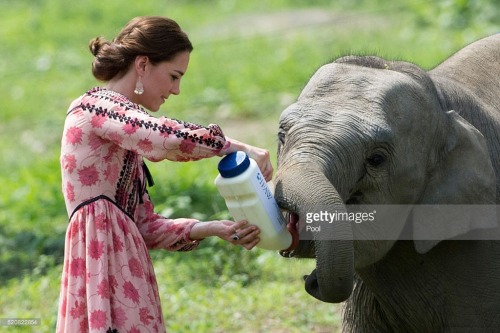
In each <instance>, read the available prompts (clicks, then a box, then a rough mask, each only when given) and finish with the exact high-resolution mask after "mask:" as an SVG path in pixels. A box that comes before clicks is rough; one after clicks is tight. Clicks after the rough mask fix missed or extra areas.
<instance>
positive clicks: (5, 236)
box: [0, 0, 500, 332]
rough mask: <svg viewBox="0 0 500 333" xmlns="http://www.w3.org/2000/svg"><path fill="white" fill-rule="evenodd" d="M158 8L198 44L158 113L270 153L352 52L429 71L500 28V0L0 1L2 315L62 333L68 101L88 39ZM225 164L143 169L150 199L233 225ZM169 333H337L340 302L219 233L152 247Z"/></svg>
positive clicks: (84, 68) (81, 72) (296, 266)
mask: <svg viewBox="0 0 500 333" xmlns="http://www.w3.org/2000/svg"><path fill="white" fill-rule="evenodd" d="M139 15H164V16H168V17H171V18H173V19H175V20H176V21H177V22H178V23H179V24H180V25H181V27H182V28H183V29H184V30H185V31H186V32H187V33H188V34H189V36H190V38H191V40H192V42H193V44H194V52H193V53H192V55H191V62H190V67H189V70H188V72H187V74H186V76H185V77H184V79H183V82H182V86H181V92H182V93H181V95H180V96H176V97H175V98H172V99H169V101H168V103H166V104H165V105H163V107H162V110H161V111H160V113H161V114H162V115H166V116H169V117H173V118H179V119H183V120H186V121H191V122H196V123H202V124H208V123H219V124H221V125H222V127H223V129H224V131H225V133H226V135H228V136H231V137H234V138H236V139H240V140H244V141H247V142H249V143H251V144H255V145H260V146H262V147H266V148H267V149H269V150H270V151H271V152H272V155H273V161H275V156H274V155H275V152H276V139H275V134H276V130H277V119H278V117H279V114H280V112H281V111H282V110H283V109H284V108H285V107H286V106H287V105H288V104H290V103H292V102H293V101H294V99H295V98H296V97H297V95H298V94H299V92H300V90H301V88H302V87H303V86H304V84H305V83H306V82H307V80H308V78H309V77H310V76H311V75H312V73H313V72H314V71H315V70H316V69H317V68H318V67H319V66H320V65H322V64H324V63H326V62H329V61H331V60H332V59H334V58H336V57H338V56H341V55H346V54H374V55H379V56H383V57H386V58H391V59H403V60H408V61H411V62H414V63H416V64H418V65H420V66H421V67H423V68H425V69H430V68H432V67H433V66H435V65H437V64H438V63H440V62H441V61H443V60H444V59H445V58H446V57H447V56H449V55H451V54H452V53H453V52H455V51H456V50H458V49H460V48H462V47H463V46H465V45H466V44H468V43H470V42H472V41H474V40H476V39H479V38H482V37H485V36H487V35H491V34H494V33H498V32H499V27H500V21H499V18H500V10H499V6H498V3H497V0H437V1H436V0H427V1H417V0H415V1H409V0H402V1H399V2H394V1H388V0H338V1H327V0H318V1H314V0H273V1H265V0H264V1H263V0H252V1H236V0H190V1H188V0H184V1H183V0H177V1H165V0H164V1H160V0H141V1H135V2H131V1H118V0H106V1H102V0H100V1H97V0H89V1H74V0H66V1H63V0H0V52H1V57H0V151H1V156H2V162H1V163H2V167H1V168H0V184H1V192H0V318H40V319H41V322H42V324H41V326H37V327H0V331H2V332H53V331H54V329H55V322H56V316H57V302H58V292H59V279H60V275H61V269H62V268H61V262H62V258H63V246H64V233H65V230H66V226H67V216H66V212H65V208H64V202H63V199H62V195H61V191H60V172H59V162H58V158H59V142H60V137H61V131H62V126H63V122H64V117H65V112H66V109H67V107H68V105H69V103H70V102H71V101H72V100H73V99H74V98H76V97H77V96H79V95H80V94H82V93H83V92H85V91H87V90H88V89H89V88H91V87H93V86H95V85H98V84H99V83H98V82H96V81H95V80H94V79H93V77H92V75H91V73H90V64H91V61H92V57H91V54H90V52H89V51H88V47H87V44H88V41H89V40H90V39H91V38H93V37H95V36H98V35H103V36H104V37H106V38H108V39H112V38H113V37H114V36H115V35H116V33H117V32H118V31H119V30H120V28H121V27H122V26H123V25H124V24H125V23H126V22H127V21H128V20H130V19H131V18H132V17H135V16H139ZM217 162H218V159H217V158H214V159H210V160H205V161H200V162H196V163H172V162H161V163H149V165H150V168H151V170H152V173H153V175H154V177H155V181H156V185H155V186H154V187H153V188H152V189H151V190H150V193H151V196H152V198H153V201H154V202H155V203H156V208H157V210H158V211H159V212H162V213H163V214H165V215H166V216H170V217H188V216H192V217H196V218H199V219H202V220H209V219H216V218H227V217H228V214H227V211H226V209H225V206H224V202H223V200H222V199H221V198H220V197H219V196H218V194H217V192H216V189H215V187H214V185H213V179H214V178H215V176H216V174H217V171H216V166H217ZM152 257H153V259H154V263H155V269H156V272H157V278H158V282H159V285H160V292H161V297H162V303H163V310H164V314H165V319H166V322H167V329H168V330H169V331H170V332H337V331H338V330H339V326H340V319H339V318H340V313H341V305H332V304H325V303H321V302H318V301H316V300H314V299H313V298H311V297H309V296H308V295H307V294H306V292H305V291H304V290H303V285H302V278H301V277H302V275H304V274H308V273H309V272H310V270H311V269H312V268H313V266H314V262H312V261H305V260H288V259H284V258H280V257H279V255H278V254H277V253H274V252H270V251H264V250H260V249H254V250H252V251H246V250H243V249H242V248H237V247H233V246H231V245H228V244H226V243H224V242H222V241H219V240H217V239H210V240H206V241H204V244H203V245H202V246H201V247H200V248H199V249H198V250H196V251H194V252H192V253H169V252H166V251H153V252H152Z"/></svg>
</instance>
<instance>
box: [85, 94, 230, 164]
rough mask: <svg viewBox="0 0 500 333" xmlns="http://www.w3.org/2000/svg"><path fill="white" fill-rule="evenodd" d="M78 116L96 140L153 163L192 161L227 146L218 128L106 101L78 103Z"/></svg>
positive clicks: (210, 155)
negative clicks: (99, 139)
mask: <svg viewBox="0 0 500 333" xmlns="http://www.w3.org/2000/svg"><path fill="white" fill-rule="evenodd" d="M81 109H82V112H83V113H84V115H85V118H86V120H87V121H88V122H89V123H90V126H92V130H93V132H94V133H95V134H96V135H97V136H98V137H100V138H102V139H105V140H110V141H113V142H114V143H116V144H117V145H119V146H120V147H122V148H124V149H126V150H131V151H134V152H136V153H138V154H139V155H142V156H144V157H145V158H147V159H148V160H150V161H153V162H156V161H160V160H163V159H169V160H172V161H192V160H198V159H202V158H206V157H212V156H216V155H218V154H219V153H220V152H221V151H222V150H223V149H224V148H225V146H227V145H228V142H226V138H225V136H224V134H223V133H222V130H221V129H220V127H219V126H218V125H215V124H211V125H209V126H207V127H205V126H201V125H197V124H192V123H188V122H183V121H180V120H175V119H170V118H166V117H160V118H156V117H153V116H151V115H149V114H148V113H147V112H145V111H144V110H142V109H139V108H133V107H130V106H129V105H128V104H124V103H113V102H110V101H107V100H106V101H104V102H101V101H95V100H91V101H88V100H87V101H85V100H83V101H82V104H81Z"/></svg>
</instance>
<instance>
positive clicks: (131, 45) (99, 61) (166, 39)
mask: <svg viewBox="0 0 500 333" xmlns="http://www.w3.org/2000/svg"><path fill="white" fill-rule="evenodd" d="M89 49H90V52H92V54H93V55H94V57H95V58H94V61H93V63H92V74H93V75H94V77H95V78H96V79H98V80H100V81H109V80H111V79H113V78H114V77H115V76H117V75H123V74H124V73H125V71H126V70H127V69H128V68H129V66H130V64H131V63H132V62H133V61H134V60H135V58H136V57H137V56H139V55H145V56H147V57H148V58H149V61H151V63H153V64H156V63H159V62H162V61H169V60H172V59H173V58H174V57H175V56H176V55H177V54H178V53H179V52H183V51H188V52H191V51H192V50H193V46H192V45H191V42H190V41H189V38H188V36H187V35H186V33H185V32H183V31H182V30H181V28H180V26H179V25H178V24H177V23H176V22H175V21H174V20H171V19H169V18H166V17H160V16H141V17H136V18H134V19H132V20H131V21H130V22H128V23H127V25H126V26H125V27H124V28H123V29H122V30H121V31H120V33H119V34H118V36H116V38H114V39H113V41H112V42H109V41H107V40H106V39H104V38H103V37H96V38H94V39H92V40H91V41H90V42H89Z"/></svg>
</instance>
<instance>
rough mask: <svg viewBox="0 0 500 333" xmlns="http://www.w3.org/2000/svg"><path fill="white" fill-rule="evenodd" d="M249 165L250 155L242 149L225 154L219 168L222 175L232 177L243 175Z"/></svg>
mask: <svg viewBox="0 0 500 333" xmlns="http://www.w3.org/2000/svg"><path fill="white" fill-rule="evenodd" d="M249 166H250V159H249V158H248V155H247V154H246V153H244V152H242V151H235V152H232V153H230V154H227V155H226V156H224V158H222V160H220V162H219V165H218V167H217V168H218V169H219V173H220V175H221V176H222V177H224V178H232V177H236V176H239V175H241V174H242V173H243V172H245V170H246V169H248V167H249Z"/></svg>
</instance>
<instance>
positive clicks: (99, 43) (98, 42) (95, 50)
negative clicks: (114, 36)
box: [89, 37, 109, 57]
mask: <svg viewBox="0 0 500 333" xmlns="http://www.w3.org/2000/svg"><path fill="white" fill-rule="evenodd" d="M105 45H109V42H108V41H107V40H105V39H104V38H102V37H96V38H94V39H92V40H90V42H89V50H90V52H91V53H92V54H93V55H94V57H97V55H98V54H99V51H100V50H101V49H102V47H103V46H105Z"/></svg>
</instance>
